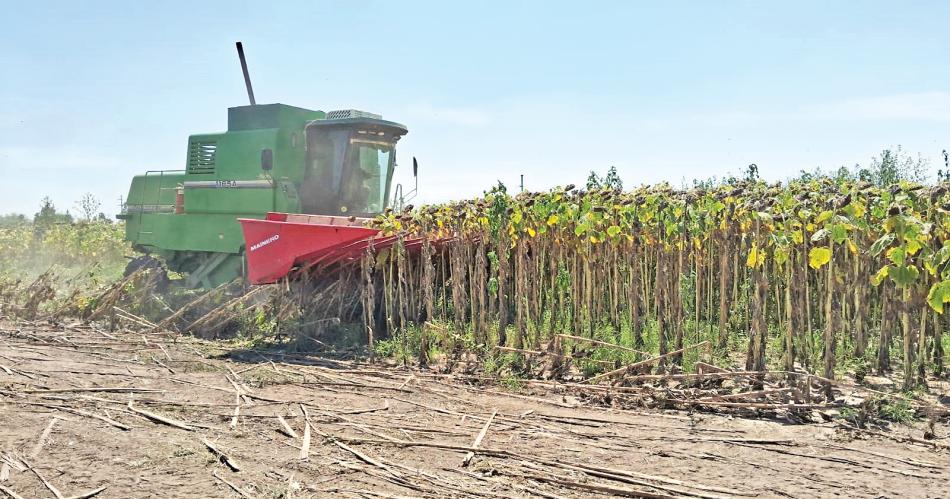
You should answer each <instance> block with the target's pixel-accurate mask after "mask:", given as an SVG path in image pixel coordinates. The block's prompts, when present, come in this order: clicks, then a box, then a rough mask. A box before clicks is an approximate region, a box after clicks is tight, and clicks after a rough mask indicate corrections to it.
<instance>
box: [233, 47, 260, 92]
mask: <svg viewBox="0 0 950 499" xmlns="http://www.w3.org/2000/svg"><path fill="white" fill-rule="evenodd" d="M235 45H236V46H237V52H238V57H239V58H240V59H241V71H243V72H244V86H246V87H247V98H248V100H250V101H251V105H252V106H256V105H257V101H255V100H254V87H252V86H251V75H250V74H249V73H248V72H247V60H246V59H245V58H244V46H243V45H241V42H237V43H235Z"/></svg>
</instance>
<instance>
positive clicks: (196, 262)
mask: <svg viewBox="0 0 950 499" xmlns="http://www.w3.org/2000/svg"><path fill="white" fill-rule="evenodd" d="M237 50H238V55H239V57H240V60H241V68H242V71H243V72H244V81H245V85H246V87H247V93H248V98H249V100H250V105H248V106H239V107H232V108H230V109H228V129H227V131H226V132H222V133H210V134H200V135H192V136H190V137H189V138H188V152H187V160H186V162H185V169H184V170H171V171H168V170H166V171H149V172H146V173H145V174H144V175H137V176H135V177H134V178H133V179H132V185H131V187H130V188H129V194H128V198H127V200H126V202H125V206H124V207H123V210H122V213H121V214H119V215H118V218H120V219H123V220H125V222H126V229H125V230H126V239H127V240H128V241H130V242H131V243H132V245H133V248H135V249H136V250H137V251H139V252H141V253H143V254H144V256H141V257H139V258H136V259H134V260H132V261H131V262H130V263H129V266H128V268H127V269H126V274H127V275H128V274H130V273H132V272H134V271H136V270H138V269H140V268H143V267H159V266H164V267H166V268H167V269H169V270H172V271H174V272H177V273H180V274H184V275H187V277H186V279H184V282H182V283H181V284H183V285H185V286H187V287H213V286H217V285H219V284H221V283H224V282H228V281H231V280H233V279H235V278H237V277H240V276H246V275H247V263H246V262H247V259H246V257H245V238H244V234H243V233H242V228H241V224H240V223H239V222H238V219H239V218H241V219H264V218H265V217H266V216H267V214H268V213H271V212H279V213H292V214H312V215H328V216H330V217H327V219H328V220H333V219H336V218H338V217H342V218H344V219H345V220H350V221H354V220H356V217H371V216H373V215H376V214H379V213H381V212H382V211H384V210H385V209H386V208H387V207H389V205H390V202H389V200H390V197H391V194H395V195H393V196H392V197H393V198H395V199H396V201H397V203H401V202H403V201H404V200H405V196H403V193H402V188H401V186H397V187H396V192H395V193H391V192H390V188H391V184H392V176H393V169H394V167H395V147H396V143H397V142H398V141H399V139H400V138H401V137H402V136H403V135H405V134H406V133H407V132H408V130H407V129H406V127H405V126H403V125H401V124H399V123H394V122H391V121H385V120H383V119H382V117H381V116H379V115H376V114H372V113H367V112H362V111H356V110H344V111H330V112H323V111H311V110H309V109H303V108H299V107H294V106H288V105H285V104H260V105H259V104H257V103H256V102H255V99H254V91H253V89H252V87H251V80H250V77H249V75H248V71H247V63H246V61H245V58H244V51H243V48H242V46H241V43H240V42H238V43H237ZM413 172H414V174H416V173H417V166H416V162H415V159H413ZM413 192H415V191H413ZM410 195H411V193H410ZM334 223H338V222H334ZM155 257H158V259H156V258H155Z"/></svg>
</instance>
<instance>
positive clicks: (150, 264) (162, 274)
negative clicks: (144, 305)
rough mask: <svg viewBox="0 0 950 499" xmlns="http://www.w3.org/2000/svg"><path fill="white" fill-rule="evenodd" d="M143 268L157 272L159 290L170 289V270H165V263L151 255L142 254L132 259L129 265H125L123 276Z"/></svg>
mask: <svg viewBox="0 0 950 499" xmlns="http://www.w3.org/2000/svg"><path fill="white" fill-rule="evenodd" d="M143 269H148V270H152V271H154V272H155V274H156V279H157V280H158V281H157V283H156V289H157V290H158V291H164V290H166V289H168V285H169V283H170V282H171V280H170V279H169V278H168V272H167V271H166V270H165V265H164V264H163V263H162V262H161V261H160V260H158V259H157V258H155V257H153V256H150V255H142V256H139V257H136V258H133V259H132V260H130V261H129V263H128V265H126V266H125V272H123V273H122V277H128V276H130V275H132V274H134V273H136V272H138V271H140V270H143Z"/></svg>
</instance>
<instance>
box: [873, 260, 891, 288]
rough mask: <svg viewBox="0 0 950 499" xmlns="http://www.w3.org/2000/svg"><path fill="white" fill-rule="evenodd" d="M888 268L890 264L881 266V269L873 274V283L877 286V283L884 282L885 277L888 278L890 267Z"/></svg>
mask: <svg viewBox="0 0 950 499" xmlns="http://www.w3.org/2000/svg"><path fill="white" fill-rule="evenodd" d="M888 268H889V266H888V265H885V266H883V267H881V270H878V271H877V273H875V274H874V275H873V276H871V284H873V285H875V286H877V285H879V284H881V283H882V282H884V279H886V278H887V269H888Z"/></svg>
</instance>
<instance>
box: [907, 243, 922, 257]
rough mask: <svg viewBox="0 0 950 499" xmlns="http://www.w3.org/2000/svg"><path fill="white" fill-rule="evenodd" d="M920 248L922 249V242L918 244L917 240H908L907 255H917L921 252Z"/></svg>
mask: <svg viewBox="0 0 950 499" xmlns="http://www.w3.org/2000/svg"><path fill="white" fill-rule="evenodd" d="M920 248H921V245H920V242H918V241H917V240H916V239H908V240H907V254H908V255H914V254H916V253H917V252H918V251H920Z"/></svg>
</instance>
